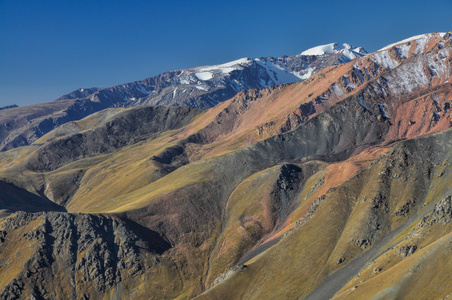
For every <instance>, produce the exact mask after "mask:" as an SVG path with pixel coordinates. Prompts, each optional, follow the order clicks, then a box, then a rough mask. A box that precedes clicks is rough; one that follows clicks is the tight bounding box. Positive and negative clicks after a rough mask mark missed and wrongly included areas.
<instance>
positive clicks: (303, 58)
mask: <svg viewBox="0 0 452 300" xmlns="http://www.w3.org/2000/svg"><path fill="white" fill-rule="evenodd" d="M365 54H367V52H366V51H365V50H364V49H363V48H362V47H358V48H354V47H352V46H351V45H349V44H342V45H338V44H337V43H333V44H328V45H323V46H318V47H315V48H312V49H309V50H306V51H304V52H302V53H300V54H297V55H292V56H281V57H276V58H275V57H261V58H255V59H251V58H242V59H238V60H235V61H231V62H228V63H225V64H221V65H213V66H203V67H196V68H190V69H184V70H176V71H170V72H165V73H163V74H160V75H157V76H155V77H151V78H148V79H145V80H142V81H136V82H132V83H128V84H123V85H118V86H115V87H111V88H105V89H97V88H90V89H83V88H82V89H79V90H76V91H73V92H72V93H70V94H68V95H64V96H62V97H61V98H60V99H81V98H88V99H90V100H91V101H100V102H114V103H116V104H117V105H121V106H137V105H142V104H154V105H171V106H182V105H184V106H192V107H197V108H209V107H213V106H215V105H216V104H218V103H219V102H222V101H224V100H227V99H230V98H231V97H233V96H234V95H235V94H237V92H240V91H243V90H249V89H262V88H266V87H270V86H275V85H281V84H286V83H293V82H298V81H302V80H306V79H308V78H309V77H311V76H312V75H313V74H315V73H317V72H318V71H320V70H322V69H324V68H326V67H328V66H332V65H338V64H341V63H346V62H349V61H351V60H353V59H355V58H357V57H361V56H363V55H365Z"/></svg>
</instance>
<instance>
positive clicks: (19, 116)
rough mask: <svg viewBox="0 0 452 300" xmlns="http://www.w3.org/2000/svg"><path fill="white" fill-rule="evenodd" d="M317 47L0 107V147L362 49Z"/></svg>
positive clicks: (271, 79)
mask: <svg viewBox="0 0 452 300" xmlns="http://www.w3.org/2000/svg"><path fill="white" fill-rule="evenodd" d="M331 45H332V46H331ZM319 47H320V48H322V49H326V50H325V51H323V52H322V53H321V52H320V51H317V52H316V51H311V52H312V53H311V52H310V53H308V54H303V53H304V52H302V53H301V54H298V55H292V56H281V57H277V58H275V57H267V58H264V57H261V58H256V59H250V58H242V59H239V60H235V61H232V62H229V63H225V64H222V65H214V66H204V67H196V68H190V69H184V70H176V71H169V72H165V73H162V74H160V75H157V76H154V77H151V78H147V79H144V80H142V81H135V82H131V83H127V84H121V85H117V86H114V87H110V88H81V89H78V90H75V91H73V92H71V93H69V94H67V95H64V96H62V97H60V98H59V99H57V100H56V101H52V102H46V103H41V104H34V105H28V106H23V107H19V108H15V109H14V110H8V111H7V112H1V111H0V151H4V150H8V149H12V148H15V147H18V146H23V145H28V144H30V143H32V142H33V141H35V140H36V139H38V138H39V137H41V136H42V135H44V134H45V133H47V132H49V131H50V130H52V129H53V128H55V127H57V126H59V125H61V124H64V123H66V122H69V121H74V120H79V119H81V118H83V117H85V116H88V115H90V114H92V113H94V112H97V111H100V110H102V109H105V108H110V107H133V106H139V105H144V104H153V105H165V106H191V107H195V108H210V107H213V106H215V105H216V104H218V103H220V102H222V101H225V100H227V99H230V98H232V97H233V96H234V95H235V94H237V93H238V92H240V91H243V90H248V89H262V88H266V87H270V86H275V85H281V84H286V83H293V82H298V81H302V80H306V79H308V78H309V77H311V76H312V75H313V74H315V73H317V72H318V71H320V70H322V69H324V68H326V67H328V66H333V65H338V64H341V63H345V62H348V61H350V60H352V59H354V58H356V57H360V56H363V55H364V54H365V53H366V51H365V50H364V49H363V48H362V47H358V48H353V47H352V46H350V45H349V44H343V45H342V46H339V45H338V44H329V45H325V46H319ZM319 47H316V48H319ZM313 49H314V48H313ZM308 51H309V50H308Z"/></svg>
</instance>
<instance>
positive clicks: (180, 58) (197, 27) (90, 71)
mask: <svg viewBox="0 0 452 300" xmlns="http://www.w3.org/2000/svg"><path fill="white" fill-rule="evenodd" d="M451 12H452V0H438V1H434V0H429V1H416V0H411V1H405V0H403V1H397V0H392V1H386V0H383V1H382V0H380V1H367V0H362V1H337V0H335V1H321V0H317V1H315V0H312V1H301V0H299V1H290V0H287V1H285V0H279V1H265V0H260V1H257V0H256V1H254V0H252V1H246V0H241V1H236V0H228V1H199V0H191V1H188V0H184V1H175V0H174V1H171V0H167V1H164V0H160V1H154V0H150V1H134V0H128V1H115V0H109V1H96V0H91V1H88V0H86V1H85V0H79V1H75V0H71V1H69V0H0V106H4V105H9V104H18V105H26V104H31V103H37V102H47V101H52V100H55V99H56V98H58V97H59V96H61V95H63V94H66V93H69V92H71V91H73V90H75V89H78V88H87V87H94V86H95V87H109V86H114V85H117V84H120V83H127V82H131V81H135V80H141V79H145V78H147V77H151V76H154V75H157V74H159V73H161V72H164V71H169V70H174V69H183V68H189V67H195V66H200V65H211V64H220V63H224V62H228V61H231V60H235V59H238V58H242V57H262V56H281V55H284V54H286V55H293V54H297V53H300V52H302V51H303V50H306V49H308V48H310V47H313V46H317V45H321V44H327V43H331V42H339V43H344V42H347V43H350V44H352V45H353V46H355V47H356V46H363V47H364V48H365V49H367V51H369V52H373V51H375V50H377V49H379V48H382V47H383V46H385V45H387V44H390V43H393V42H396V41H399V40H402V39H405V38H408V37H411V36H414V35H418V34H422V33H427V32H434V31H451V30H452V18H451V17H450V14H451Z"/></svg>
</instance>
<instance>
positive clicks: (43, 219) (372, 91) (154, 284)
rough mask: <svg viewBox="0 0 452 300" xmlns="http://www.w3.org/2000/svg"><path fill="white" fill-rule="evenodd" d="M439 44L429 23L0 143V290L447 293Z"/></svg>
mask: <svg viewBox="0 0 452 300" xmlns="http://www.w3.org/2000/svg"><path fill="white" fill-rule="evenodd" d="M451 51H452V45H451V36H450V34H429V35H425V36H422V37H420V38H417V39H414V40H411V41H406V42H403V43H401V44H397V45H392V46H391V47H388V48H387V49H382V50H381V51H379V52H376V53H373V54H370V55H367V56H364V57H360V58H358V59H356V60H354V61H352V62H349V63H346V64H342V65H339V66H333V67H329V68H326V69H324V70H322V71H320V72H319V73H317V74H316V75H314V76H313V77H311V78H310V79H308V80H306V81H304V82H300V83H294V84H289V85H281V86H278V87H269V88H266V89H260V90H257V89H253V90H247V91H243V92H240V93H238V94H237V95H236V96H235V97H234V98H232V99H230V100H228V101H225V102H222V103H220V104H218V105H217V106H215V107H213V108H211V109H209V110H200V109H193V108H188V107H170V108H168V107H161V106H142V107H135V108H127V109H126V108H116V109H108V110H103V111H101V112H98V113H95V114H92V115H90V116H89V117H87V118H84V119H81V120H79V121H74V122H69V123H66V124H64V125H62V126H60V127H58V128H56V129H54V130H53V131H50V132H49V133H48V134H46V135H44V136H42V137H41V138H40V139H38V140H36V141H35V142H34V143H33V144H31V145H28V146H23V147H19V148H16V149H12V150H9V151H6V152H3V153H1V154H0V166H1V167H0V185H1V186H2V187H5V189H6V188H7V193H6V196H1V197H0V201H1V202H0V204H1V205H2V206H1V207H0V208H1V209H2V216H3V218H2V219H0V230H1V231H0V274H1V276H0V278H2V279H1V280H2V281H1V285H2V286H4V287H3V288H2V289H1V291H0V292H1V293H2V294H1V295H2V296H3V297H4V298H8V297H10V298H14V297H16V298H19V299H20V298H24V299H25V298H27V297H28V296H29V295H33V297H35V298H38V299H39V298H44V299H61V298H76V299H85V298H94V299H124V298H132V297H134V298H142V297H147V298H149V297H150V298H154V299H163V298H180V299H187V298H193V297H196V296H199V298H206V299H242V298H250V299H259V298H263V299H266V298H279V299H281V298H287V299H293V298H308V299H327V298H331V297H336V298H344V299H349V298H356V299H362V297H363V295H365V297H368V296H371V297H376V298H378V297H390V298H397V299H399V298H400V299H412V296H413V295H421V294H422V293H424V294H425V293H427V290H428V291H429V293H430V294H428V295H429V296H430V295H432V296H434V297H436V298H441V297H445V296H447V295H448V294H449V293H452V291H451V290H450V288H449V287H448V286H445V285H444V284H441V282H442V280H447V278H450V276H452V275H451V274H452V268H450V265H449V259H448V257H449V256H450V255H448V254H447V253H448V251H450V250H449V248H450V247H449V246H448V245H449V240H450V229H451V227H450V220H451V219H452V215H451V200H450V199H451V196H452V194H451V193H452V190H451V188H452V186H451V185H450V182H451V179H452V178H451V176H452V175H451V170H452V169H451V161H450V159H451V155H452V152H451V149H452V145H451V135H452V131H451V130H452V129H449V128H450V127H451V124H452V122H451V111H450V105H451V102H452V94H451V90H452V85H451V83H449V78H450V75H451V72H452V71H451V62H452V56H451V54H452V53H451ZM18 253H19V254H18ZM426 278H429V282H428V284H426V283H424V284H423V287H422V286H421V285H419V284H418V283H419V282H420V281H425V279H426ZM445 278H446V279H445ZM434 286H435V287H437V286H440V288H436V289H435V290H434V292H431V290H432V289H433V287H434Z"/></svg>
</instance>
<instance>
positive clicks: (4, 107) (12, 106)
mask: <svg viewBox="0 0 452 300" xmlns="http://www.w3.org/2000/svg"><path fill="white" fill-rule="evenodd" d="M15 107H19V106H18V105H16V104H13V105H7V106H2V107H0V110H4V109H8V108H15Z"/></svg>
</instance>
